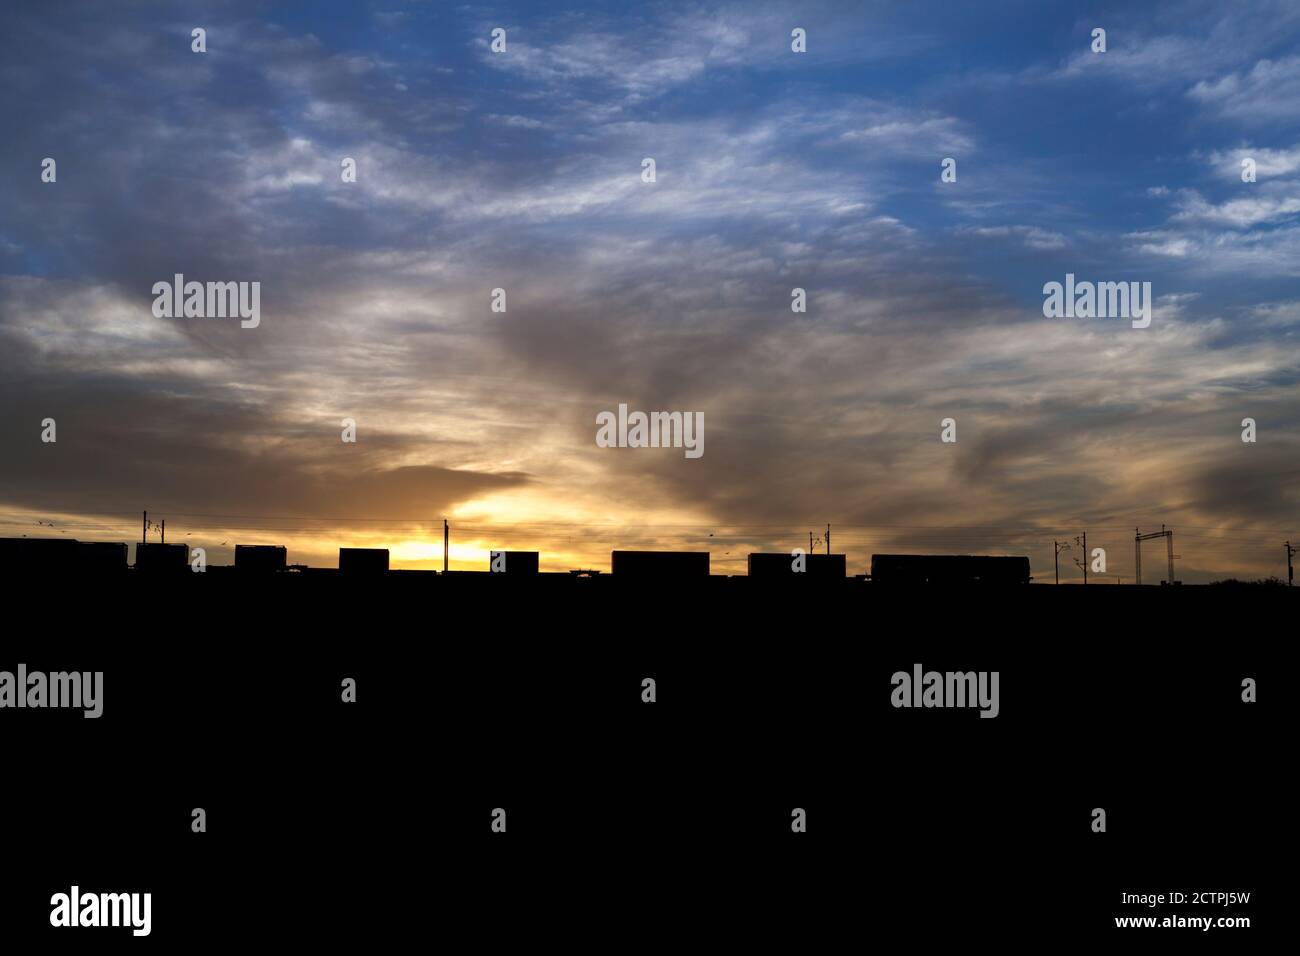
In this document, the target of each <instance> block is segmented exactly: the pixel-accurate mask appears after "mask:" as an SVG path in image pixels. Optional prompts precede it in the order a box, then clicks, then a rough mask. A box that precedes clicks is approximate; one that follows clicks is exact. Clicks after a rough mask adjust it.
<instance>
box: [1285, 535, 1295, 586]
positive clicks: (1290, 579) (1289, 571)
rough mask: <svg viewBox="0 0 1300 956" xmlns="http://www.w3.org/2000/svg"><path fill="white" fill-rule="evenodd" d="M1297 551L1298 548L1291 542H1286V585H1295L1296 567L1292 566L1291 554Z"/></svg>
mask: <svg viewBox="0 0 1300 956" xmlns="http://www.w3.org/2000/svg"><path fill="white" fill-rule="evenodd" d="M1295 553H1296V549H1295V548H1293V547H1291V542H1290V541H1288V542H1287V543H1286V586H1287V587H1294V582H1295V568H1293V567H1291V556H1292V555H1294V554H1295Z"/></svg>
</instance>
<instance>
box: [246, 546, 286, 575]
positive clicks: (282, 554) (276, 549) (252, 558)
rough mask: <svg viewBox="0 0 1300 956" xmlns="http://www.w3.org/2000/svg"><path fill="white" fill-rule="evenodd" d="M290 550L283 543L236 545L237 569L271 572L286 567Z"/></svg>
mask: <svg viewBox="0 0 1300 956" xmlns="http://www.w3.org/2000/svg"><path fill="white" fill-rule="evenodd" d="M287 556H288V550H287V549H286V548H285V546H284V545H282V544H237V545H235V570H236V571H248V572H253V573H258V574H269V573H271V572H273V571H283V570H284V569H285V559H286V557H287Z"/></svg>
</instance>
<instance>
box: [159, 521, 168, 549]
mask: <svg viewBox="0 0 1300 956" xmlns="http://www.w3.org/2000/svg"><path fill="white" fill-rule="evenodd" d="M161 534H162V537H161V538H159V539H158V540H159V541H160V542H162V543H163V544H166V543H167V519H166V518H163V519H162V530H161Z"/></svg>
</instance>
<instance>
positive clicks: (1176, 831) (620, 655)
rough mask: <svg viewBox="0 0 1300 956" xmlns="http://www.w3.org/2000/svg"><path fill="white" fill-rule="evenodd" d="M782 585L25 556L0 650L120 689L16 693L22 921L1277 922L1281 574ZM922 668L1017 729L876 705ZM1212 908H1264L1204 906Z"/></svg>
mask: <svg viewBox="0 0 1300 956" xmlns="http://www.w3.org/2000/svg"><path fill="white" fill-rule="evenodd" d="M800 583H801V584H803V586H800V587H791V586H788V585H786V586H782V585H780V584H774V583H767V582H761V581H758V580H751V579H744V578H730V579H728V578H709V579H705V580H701V581H697V582H694V583H690V582H685V581H673V580H645V581H640V582H632V581H618V580H615V579H613V578H609V577H603V578H595V579H587V578H571V577H569V576H550V575H543V576H541V577H539V578H531V579H528V578H525V579H511V578H508V577H506V576H502V575H488V574H452V575H448V576H446V577H442V576H434V575H423V574H400V573H399V574H390V575H387V576H383V577H374V578H366V577H360V578H356V577H348V576H340V575H337V574H334V573H329V572H313V573H307V574H293V573H288V574H279V575H273V576H269V577H250V576H247V575H242V576H241V575H236V574H233V573H224V574H223V573H213V574H208V575H190V574H183V575H178V576H175V577H153V578H151V577H148V576H144V575H137V574H134V573H132V572H128V573H125V574H122V575H118V576H116V577H113V578H69V579H64V580H57V581H51V580H49V579H47V578H42V579H32V580H24V579H21V578H15V577H11V578H10V579H9V581H8V586H7V588H6V590H7V591H8V600H7V602H6V604H7V606H8V608H9V612H10V613H9V617H8V620H7V622H6V626H5V637H4V640H3V643H2V645H0V648H2V649H0V671H10V672H13V671H15V669H16V667H17V665H18V664H19V663H22V664H24V665H25V666H26V670H27V671H28V672H34V671H44V672H55V671H72V670H76V671H82V672H86V671H102V672H103V693H102V698H103V714H102V716H101V717H99V718H98V719H86V718H84V717H83V716H82V714H81V712H80V711H75V710H52V709H40V708H24V709H16V708H5V709H0V731H2V732H3V736H2V739H3V740H4V742H5V745H6V746H5V753H4V765H5V767H6V771H7V772H6V773H5V774H4V780H5V784H4V788H3V791H4V797H3V801H4V809H5V814H4V819H5V825H6V834H5V837H4V846H5V847H6V850H7V852H6V853H5V854H4V855H5V858H7V859H8V860H9V864H8V865H7V866H6V867H5V873H4V876H3V878H2V879H3V893H0V926H3V927H4V934H5V938H6V939H26V938H27V937H28V936H32V937H35V938H36V940H37V941H41V942H44V943H46V944H48V943H50V942H53V943H55V944H56V946H57V944H59V943H62V944H64V945H68V943H69V941H71V943H73V944H75V948H76V949H77V950H78V951H97V950H98V949H101V948H104V947H112V946H117V945H121V946H131V947H138V946H152V947H154V948H155V949H162V950H169V951H185V949H186V948H187V947H190V946H199V947H206V946H209V945H217V944H220V945H229V944H235V943H239V942H244V941H256V940H282V941H286V942H287V941H290V940H294V941H296V942H297V944H310V945H317V946H325V947H327V948H329V950H330V951H333V950H334V949H335V948H336V947H339V946H342V945H344V944H345V943H346V942H348V941H349V940H351V941H355V942H357V943H361V944H362V945H365V946H368V947H374V951H388V950H389V948H390V947H396V946H397V945H398V941H403V942H402V945H403V948H405V947H406V946H408V945H411V944H412V943H411V941H412V940H415V941H419V940H424V941H425V942H428V941H429V939H431V938H432V936H431V934H435V933H436V934H437V935H438V937H439V938H444V937H443V934H456V936H448V937H446V938H457V937H458V936H459V934H461V933H466V934H468V936H467V937H465V938H467V940H469V941H472V942H473V943H474V945H475V948H476V949H479V948H481V949H489V948H490V949H496V948H498V947H504V946H505V945H507V944H510V945H514V944H518V943H519V942H521V941H532V943H533V944H534V945H552V944H560V945H563V946H565V947H566V948H574V947H576V948H580V949H583V950H587V949H597V948H600V949H603V950H612V949H621V948H622V947H624V946H627V945H633V946H635V945H636V944H637V943H639V942H650V943H654V944H656V945H657V946H659V947H663V946H668V945H674V944H678V945H682V946H694V945H696V944H702V945H709V944H713V945H718V946H725V947H727V948H728V949H730V948H732V947H734V946H740V945H745V946H750V945H776V944H779V943H783V942H786V941H790V942H794V941H797V943H796V945H799V946H800V949H801V951H808V952H818V951H829V950H830V949H831V948H832V947H834V948H835V949H839V948H840V947H842V946H846V945H848V946H853V947H855V948H856V947H861V946H869V945H876V944H885V943H887V942H889V941H892V940H900V941H904V940H912V941H914V942H915V944H916V945H917V946H918V947H919V949H918V950H917V951H925V950H927V949H929V948H930V946H933V945H938V944H940V943H942V942H945V941H963V940H965V941H969V942H971V943H975V942H976V941H984V942H986V943H991V944H996V943H998V942H1012V943H1016V942H1028V941H1030V940H1034V939H1036V940H1039V941H1042V942H1047V943H1049V944H1050V943H1052V942H1056V943H1058V944H1061V945H1068V944H1070V943H1071V942H1073V941H1075V940H1080V939H1082V940H1088V941H1096V942H1101V943H1103V944H1105V945H1107V946H1113V945H1116V944H1118V945H1120V946H1121V947H1125V946H1127V947H1132V948H1135V949H1136V948H1150V947H1151V946H1152V945H1153V944H1154V945H1156V946H1157V947H1160V946H1161V945H1162V944H1163V945H1170V944H1173V945H1177V946H1179V947H1180V948H1181V947H1183V946H1187V945H1191V946H1201V945H1206V944H1208V945H1211V946H1213V947H1214V948H1223V949H1228V948H1234V949H1241V948H1249V947H1251V946H1252V945H1261V944H1262V942H1263V940H1264V939H1265V938H1266V937H1268V936H1270V935H1275V934H1276V933H1277V932H1278V931H1279V926H1278V925H1277V924H1276V923H1275V920H1277V919H1280V918H1282V916H1281V913H1282V912H1283V910H1284V909H1285V908H1284V907H1280V906H1279V903H1278V896H1279V894H1280V893H1281V892H1282V890H1283V888H1282V886H1281V883H1280V879H1279V877H1278V875H1277V874H1278V872H1279V868H1280V866H1281V864H1283V863H1287V865H1288V866H1289V861H1287V860H1283V859H1282V856H1283V851H1282V847H1281V843H1280V841H1279V839H1278V838H1277V836H1276V832H1275V831H1276V830H1277V828H1278V827H1280V826H1281V820H1282V795H1283V792H1284V790H1283V780H1284V777H1283V775H1282V771H1283V768H1284V767H1285V766H1286V764H1287V763H1288V762H1291V757H1290V756H1289V754H1290V753H1291V752H1292V751H1291V749H1289V747H1290V745H1289V744H1288V743H1287V738H1286V736H1285V735H1284V733H1283V730H1282V706H1283V701H1284V700H1286V699H1287V698H1288V696H1289V687H1288V681H1289V680H1290V678H1291V673H1292V669H1291V667H1290V665H1289V663H1288V662H1289V660H1290V659H1291V657H1292V655H1291V654H1290V652H1289V649H1288V648H1289V639H1290V635H1291V634H1292V633H1293V632H1294V630H1295V625H1296V620H1297V609H1300V599H1297V597H1296V594H1297V592H1296V591H1295V590H1288V589H1284V588H1267V587H1244V588H1222V587H1202V588H1194V587H1176V588H1160V587H1148V588H1143V589H1138V588H1129V587H1118V586H1089V587H1088V588H1086V589H1085V588H1083V587H1079V586H1068V587H1060V588H1056V587H1052V586H1046V585H1030V586H1027V587H1018V588H1015V587H1009V588H1000V589H990V590H946V589H937V588H935V589H889V588H886V587H884V586H881V585H872V584H869V583H865V582H861V581H852V580H848V581H841V582H835V583H833V584H818V583H817V582H812V581H808V582H800ZM917 665H920V667H921V669H922V671H923V672H928V671H937V672H941V673H947V672H961V673H967V672H977V673H979V672H983V673H985V674H986V675H987V674H992V673H993V672H996V673H997V674H998V701H997V716H996V717H993V718H981V717H980V709H979V708H977V707H964V708H962V707H935V708H927V707H919V708H917V707H908V708H902V707H895V706H893V704H892V702H891V701H892V696H893V694H892V692H893V689H894V685H893V675H894V674H895V673H898V672H906V673H908V674H911V673H912V672H913V670H914V668H915V667H916V666H917ZM646 678H651V679H653V680H654V682H655V695H656V699H655V700H654V702H652V703H651V702H646V701H644V700H643V692H644V690H643V689H644V686H645V685H644V683H643V682H644V681H645V679H646ZM347 679H351V680H354V681H355V682H356V701H355V702H349V703H345V702H344V701H343V700H342V691H341V688H342V686H343V682H344V681H345V680H347ZM1247 679H1251V680H1254V681H1255V682H1256V684H1257V695H1258V701H1257V702H1253V703H1248V702H1245V701H1243V699H1242V695H1243V681H1245V680H1247ZM197 807H202V808H204V809H205V811H206V814H207V832H206V833H194V832H192V831H191V811H192V810H193V809H194V808H197ZM497 808H500V809H503V810H505V817H506V832H504V833H497V832H493V830H492V815H493V811H494V810H495V809H497ZM796 808H798V809H802V810H803V811H804V812H805V816H806V821H807V826H806V832H803V833H796V832H792V828H791V822H792V814H793V811H794V810H795V809H796ZM1098 808H1101V809H1104V810H1105V813H1106V831H1105V832H1104V833H1098V832H1093V829H1092V822H1093V816H1094V814H1093V812H1094V810H1095V809H1098ZM74 883H75V884H77V885H79V886H80V887H81V889H82V891H83V892H101V891H102V892H133V891H138V892H144V891H148V892H150V893H151V894H152V931H151V933H150V935H149V936H148V937H142V938H135V937H133V936H132V935H131V933H130V931H129V930H126V929H111V928H110V929H88V928H77V929H67V928H60V929H57V930H55V929H52V928H51V927H50V925H49V915H50V910H51V905H50V897H51V895H52V894H54V893H58V892H65V893H66V892H68V890H69V888H70V886H71V885H73V884H74ZM1219 892H1248V893H1250V898H1249V902H1248V903H1244V904H1242V903H1237V904H1234V905H1230V906H1223V905H1221V904H1217V903H1216V904H1213V905H1203V904H1195V905H1193V904H1192V903H1191V900H1192V897H1193V894H1196V893H1219ZM1123 893H1131V894H1150V893H1155V894H1159V893H1164V894H1166V897H1167V899H1168V898H1169V896H1168V895H1169V894H1171V893H1184V894H1185V895H1186V897H1187V899H1186V901H1184V902H1183V903H1182V904H1180V905H1169V904H1168V903H1165V904H1160V905H1157V906H1156V907H1155V908H1151V907H1147V906H1144V905H1132V904H1127V905H1126V904H1123V903H1122V902H1121V899H1122V896H1121V894H1123ZM1216 899H1217V898H1216ZM1125 916H1155V917H1157V918H1158V920H1159V919H1163V918H1164V917H1166V916H1169V917H1173V918H1178V917H1185V918H1186V917H1194V918H1201V917H1209V918H1211V919H1218V918H1220V917H1225V916H1227V917H1233V918H1236V917H1242V916H1244V917H1247V918H1249V919H1250V923H1251V925H1250V927H1249V928H1244V927H1243V928H1226V927H1219V926H1212V927H1211V928H1210V929H1208V930H1203V929H1199V928H1195V929H1193V928H1179V927H1176V926H1175V927H1171V928H1158V927H1157V928H1149V929H1148V928H1117V927H1116V923H1115V919H1116V917H1125ZM421 945H423V944H421ZM14 951H15V952H17V951H20V950H14ZM367 951H368V950H367Z"/></svg>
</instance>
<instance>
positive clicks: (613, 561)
mask: <svg viewBox="0 0 1300 956" xmlns="http://www.w3.org/2000/svg"><path fill="white" fill-rule="evenodd" d="M610 571H611V573H612V574H613V575H614V576H615V577H616V578H617V577H622V578H700V577H705V578H706V577H708V576H709V552H707V551H614V552H613V553H612V554H611V555H610Z"/></svg>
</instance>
